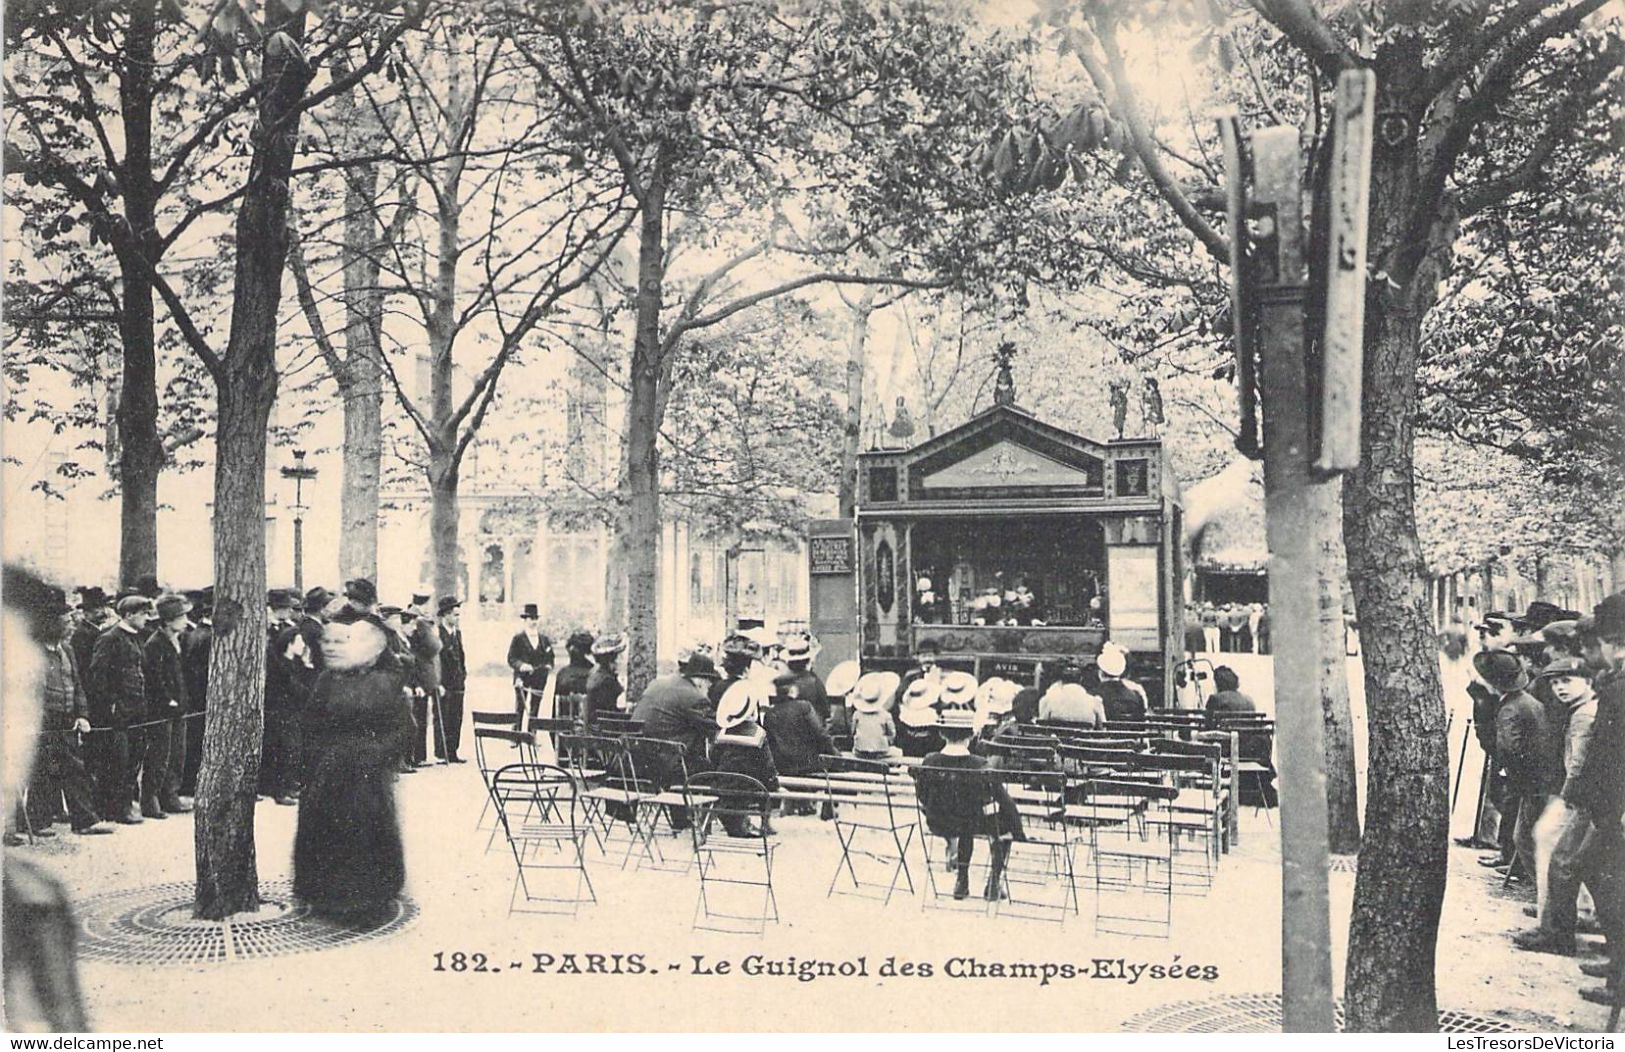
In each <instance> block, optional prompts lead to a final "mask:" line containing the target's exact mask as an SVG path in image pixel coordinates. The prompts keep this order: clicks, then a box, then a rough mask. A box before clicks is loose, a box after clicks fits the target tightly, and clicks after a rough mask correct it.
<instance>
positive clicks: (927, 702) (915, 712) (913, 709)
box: [897, 676, 941, 727]
mask: <svg viewBox="0 0 1625 1052" xmlns="http://www.w3.org/2000/svg"><path fill="white" fill-rule="evenodd" d="M940 693H941V690H940V686H939V684H938V683H936V682H935V681H933V680H929V679H926V678H925V677H924V676H921V677H919V678H918V679H913V680H910V681H909V684H908V688H907V689H906V690H904V691H903V700H902V701H901V702H900V703H899V704H898V708H897V718H898V719H899V720H900V721H902V722H903V723H905V724H907V725H908V726H910V727H930V726H932V725H933V724H935V723H936V722H937V710H936V704H937V698H938V697H939V695H940Z"/></svg>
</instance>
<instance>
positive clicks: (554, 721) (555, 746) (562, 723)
mask: <svg viewBox="0 0 1625 1052" xmlns="http://www.w3.org/2000/svg"><path fill="white" fill-rule="evenodd" d="M525 729H526V730H528V731H530V733H531V734H532V735H533V736H534V737H535V739H536V758H537V760H539V761H541V762H544V763H556V764H558V765H559V766H560V767H567V766H568V764H566V763H565V762H564V761H563V760H562V759H561V758H559V743H558V736H559V735H561V734H573V733H575V731H576V725H575V723H574V722H572V721H570V720H565V719H559V718H558V717H554V716H537V717H536V718H534V719H531V720H527V721H526V722H525ZM544 735H545V736H546V737H545V739H544V737H543V736H544ZM544 741H545V744H546V748H545V750H544V748H543V744H544Z"/></svg>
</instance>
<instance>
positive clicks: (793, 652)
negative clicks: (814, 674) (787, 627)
mask: <svg viewBox="0 0 1625 1052" xmlns="http://www.w3.org/2000/svg"><path fill="white" fill-rule="evenodd" d="M818 649H819V648H818V644H817V643H816V642H814V641H813V638H812V636H809V635H807V634H806V633H805V632H797V633H796V634H795V635H792V636H791V637H790V638H789V639H786V640H785V641H784V660H786V661H811V660H812V659H813V657H814V655H816V654H817V653H818Z"/></svg>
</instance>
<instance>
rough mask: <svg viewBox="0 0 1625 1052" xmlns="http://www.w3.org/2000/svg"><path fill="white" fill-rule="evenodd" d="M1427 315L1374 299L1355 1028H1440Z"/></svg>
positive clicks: (1357, 586)
mask: <svg viewBox="0 0 1625 1052" xmlns="http://www.w3.org/2000/svg"><path fill="white" fill-rule="evenodd" d="M1375 197H1376V195H1375V193H1374V194H1373V198H1374V199H1375ZM1375 215H1376V209H1375V208H1374V209H1373V216H1375ZM1419 283H1420V279H1419ZM1422 314H1423V311H1422V310H1420V309H1418V308H1417V306H1416V305H1415V304H1414V303H1413V304H1411V305H1409V306H1408V307H1406V308H1401V307H1397V306H1392V305H1386V301H1385V298H1384V297H1380V296H1373V297H1371V300H1370V303H1369V304H1368V307H1367V315H1366V341H1365V354H1366V359H1365V408H1364V423H1363V441H1364V446H1365V452H1364V459H1363V461H1362V463H1361V465H1360V468H1359V470H1357V471H1355V472H1353V473H1352V474H1350V475H1349V476H1348V479H1347V481H1346V482H1345V485H1344V491H1343V515H1344V534H1343V535H1344V541H1345V545H1346V547H1347V550H1348V565H1349V580H1350V582H1351V583H1352V585H1353V588H1354V600H1355V607H1356V609H1357V610H1358V612H1359V620H1360V626H1361V634H1360V639H1361V654H1362V658H1363V661H1364V665H1365V696H1366V724H1367V728H1368V734H1369V738H1370V746H1369V750H1368V762H1367V772H1366V813H1365V839H1364V843H1363V844H1362V845H1361V848H1360V868H1359V875H1358V877H1357V878H1356V881H1355V886H1354V915H1353V918H1352V919H1351V921H1350V923H1349V942H1348V968H1347V977H1346V984H1345V990H1344V997H1345V1005H1346V1012H1347V1028H1348V1029H1349V1030H1351V1031H1404V1032H1426V1031H1434V1030H1437V1029H1438V1003H1437V1000H1436V995H1435V989H1434V966H1435V943H1436V942H1437V939H1438V931H1439V913H1440V909H1441V907H1442V904H1443V901H1444V888H1445V877H1446V871H1447V864H1448V846H1449V839H1448V838H1449V819H1450V796H1449V789H1450V771H1449V756H1448V751H1447V748H1446V742H1445V711H1444V701H1443V694H1442V688H1441V686H1440V682H1439V662H1438V646H1437V643H1436V636H1435V633H1434V631H1433V624H1432V618H1431V617H1430V615H1429V611H1428V602H1427V587H1426V578H1425V576H1424V566H1423V562H1422V550H1421V545H1420V543H1419V542H1418V540H1417V535H1416V508H1415V504H1414V489H1413V481H1412V464H1413V461H1412V455H1413V443H1414V437H1415V434H1414V424H1413V421H1414V418H1415V410H1416V353H1417V344H1418V342H1419V340H1420V336H1421V321H1422Z"/></svg>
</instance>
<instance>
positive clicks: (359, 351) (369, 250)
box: [339, 164, 384, 581]
mask: <svg viewBox="0 0 1625 1052" xmlns="http://www.w3.org/2000/svg"><path fill="white" fill-rule="evenodd" d="M377 192H378V166H377V165H375V164H369V165H363V166H361V167H359V168H356V169H354V170H352V171H350V172H349V173H347V182H346V185H345V188H344V214H345V217H346V218H345V222H344V247H343V252H344V260H343V265H344V293H345V295H344V314H345V325H344V376H343V377H342V378H341V381H340V394H341V395H342V396H343V398H344V478H343V483H342V488H341V489H340V492H339V524H340V530H339V577H340V579H341V580H345V581H348V580H351V579H352V578H356V577H365V578H366V579H367V580H369V581H376V580H377V579H378V495H379V485H380V478H381V475H382V471H383V450H384V446H383V429H384V387H383V365H382V357H381V356H382V351H381V350H380V348H379V346H378V327H379V325H380V324H381V317H382V314H383V307H384V297H383V295H382V293H380V292H379V291H378V277H379V269H380V267H379V261H378V251H379V249H380V248H381V247H382V246H380V245H379V244H378V238H377V236H376V235H377V230H378V223H377V220H376V219H375V218H374V216H373V198H374V196H375V195H376V194H377Z"/></svg>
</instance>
